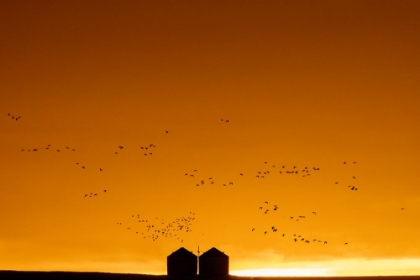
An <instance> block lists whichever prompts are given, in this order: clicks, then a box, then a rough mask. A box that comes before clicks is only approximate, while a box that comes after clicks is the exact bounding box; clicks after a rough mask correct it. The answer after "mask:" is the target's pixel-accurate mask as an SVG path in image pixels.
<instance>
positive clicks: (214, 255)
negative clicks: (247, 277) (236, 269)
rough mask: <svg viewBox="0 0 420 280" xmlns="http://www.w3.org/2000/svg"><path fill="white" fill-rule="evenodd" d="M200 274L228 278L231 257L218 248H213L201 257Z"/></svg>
mask: <svg viewBox="0 0 420 280" xmlns="http://www.w3.org/2000/svg"><path fill="white" fill-rule="evenodd" d="M199 274H200V276H201V275H202V276H228V275H229V257H228V256H227V255H226V254H225V253H223V252H221V251H219V250H217V249H216V248H214V247H213V248H211V249H210V250H208V251H206V252H204V253H203V254H202V255H201V256H200V257H199Z"/></svg>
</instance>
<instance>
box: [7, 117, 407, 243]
mask: <svg viewBox="0 0 420 280" xmlns="http://www.w3.org/2000/svg"><path fill="white" fill-rule="evenodd" d="M8 117H10V118H11V119H12V120H16V121H17V120H19V119H20V118H21V117H20V116H18V117H16V116H13V115H11V114H8ZM221 122H223V123H230V121H229V119H221ZM164 133H165V134H168V133H169V131H168V130H165V131H164ZM138 148H139V149H140V150H141V151H142V152H143V156H152V155H154V149H155V148H156V145H155V144H153V143H149V144H146V145H142V146H139V147H138ZM125 149H126V148H125V146H123V145H118V146H117V147H115V150H114V154H115V155H118V154H120V153H122V152H123V151H124V150H125ZM41 151H44V152H51V151H53V152H56V153H60V152H71V153H74V152H76V149H75V148H73V147H69V146H65V147H53V146H52V145H51V144H47V145H46V146H45V147H43V148H29V149H28V148H22V149H21V152H41ZM263 164H264V165H263V166H264V168H261V169H260V170H256V171H255V172H253V173H250V174H248V173H245V172H238V173H237V174H235V175H233V176H232V177H231V180H225V181H222V180H220V181H219V180H215V177H214V176H204V175H201V172H199V171H198V170H197V169H193V170H190V171H187V172H185V173H184V174H183V175H184V177H186V178H189V180H191V181H193V184H192V185H193V186H195V187H201V186H205V185H213V186H222V187H234V186H235V187H236V186H237V183H236V181H237V180H238V178H244V177H246V178H248V177H249V178H254V180H262V179H265V178H268V177H270V176H291V175H293V176H295V177H300V178H308V177H309V176H314V175H316V174H317V173H318V172H320V171H321V168H320V167H318V166H303V167H298V166H296V165H286V164H281V165H278V166H277V165H275V164H269V163H268V162H267V161H265V162H263ZM343 164H344V165H349V164H353V165H355V164H357V162H356V161H354V162H343ZM75 165H77V166H78V167H80V169H82V170H85V169H87V167H86V165H85V164H83V163H81V162H75ZM96 169H97V170H98V171H99V172H104V169H103V168H102V167H96ZM351 179H352V180H353V182H356V175H354V174H353V175H351ZM334 183H335V184H336V185H341V182H340V181H335V182H334ZM347 187H348V189H349V190H350V191H358V189H359V188H358V187H357V186H356V185H355V184H353V183H352V184H350V185H347ZM106 194H108V190H107V189H103V190H101V191H99V192H98V191H96V192H86V193H83V194H82V195H81V196H82V197H84V198H85V199H90V198H96V197H98V196H100V195H106ZM401 210H404V208H401ZM258 211H259V212H260V213H262V214H263V215H268V214H270V213H278V212H279V206H278V205H277V204H270V203H269V202H268V201H265V202H264V203H263V205H262V206H259V208H258ZM316 216H317V212H316V211H312V212H310V213H306V214H302V213H300V214H299V215H293V216H290V217H288V218H289V220H290V221H294V222H298V221H303V220H305V219H313V218H315V217H316ZM194 220H195V213H194V212H190V213H189V215H187V216H182V217H178V218H176V219H174V220H172V221H168V222H166V221H165V220H164V219H159V218H157V217H156V218H155V219H154V220H150V219H145V218H144V217H142V216H140V214H133V215H131V220H130V222H128V223H126V222H117V223H116V224H117V226H119V227H121V228H123V229H125V230H126V231H127V232H131V233H133V234H135V235H137V236H139V237H142V238H144V239H151V240H152V241H156V240H158V239H159V238H172V239H176V240H179V241H180V242H183V241H184V238H186V236H185V233H190V232H191V231H192V225H193V222H194ZM251 232H252V233H255V234H258V233H261V234H263V235H267V234H279V235H280V236H281V237H283V238H288V237H290V238H291V240H292V241H294V242H305V243H321V244H325V245H326V244H328V241H327V240H323V239H319V238H306V237H304V236H303V234H298V233H293V234H286V233H285V232H280V233H278V232H279V229H278V228H277V227H276V226H271V227H270V228H268V229H267V228H266V229H259V228H256V227H253V228H252V229H251ZM344 244H345V245H347V244H348V243H347V242H345V243H344Z"/></svg>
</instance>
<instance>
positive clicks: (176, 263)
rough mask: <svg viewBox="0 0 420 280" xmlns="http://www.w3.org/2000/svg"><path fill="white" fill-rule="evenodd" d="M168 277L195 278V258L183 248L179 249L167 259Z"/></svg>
mask: <svg viewBox="0 0 420 280" xmlns="http://www.w3.org/2000/svg"><path fill="white" fill-rule="evenodd" d="M166 260H167V273H168V275H169V276H196V275H197V260H198V258H197V256H196V255H194V254H193V253H192V252H190V251H188V250H187V249H185V248H184V247H181V248H179V249H178V250H176V251H175V252H173V253H172V254H170V255H169V256H168V257H167V259H166Z"/></svg>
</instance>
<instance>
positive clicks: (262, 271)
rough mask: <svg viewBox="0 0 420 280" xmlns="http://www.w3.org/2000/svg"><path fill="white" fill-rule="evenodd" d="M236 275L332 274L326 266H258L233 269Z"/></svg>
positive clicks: (231, 273) (233, 273)
mask: <svg viewBox="0 0 420 280" xmlns="http://www.w3.org/2000/svg"><path fill="white" fill-rule="evenodd" d="M230 275H234V276H269V277H276V276H332V275H331V274H330V273H329V270H328V269H326V268H258V269H244V270H233V271H231V272H230Z"/></svg>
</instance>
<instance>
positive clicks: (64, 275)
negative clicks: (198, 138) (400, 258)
mask: <svg viewBox="0 0 420 280" xmlns="http://www.w3.org/2000/svg"><path fill="white" fill-rule="evenodd" d="M0 279H1V280H9V279H10V280H21V279H22V280H23V279H24V280H190V279H195V280H213V279H223V280H258V279H270V280H276V279H281V280H415V279H420V276H365V277H318V276H317V277H247V276H227V277H211V278H210V277H203V276H195V277H172V276H167V275H145V274H119V273H99V272H33V271H28V272H26V271H0Z"/></svg>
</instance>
